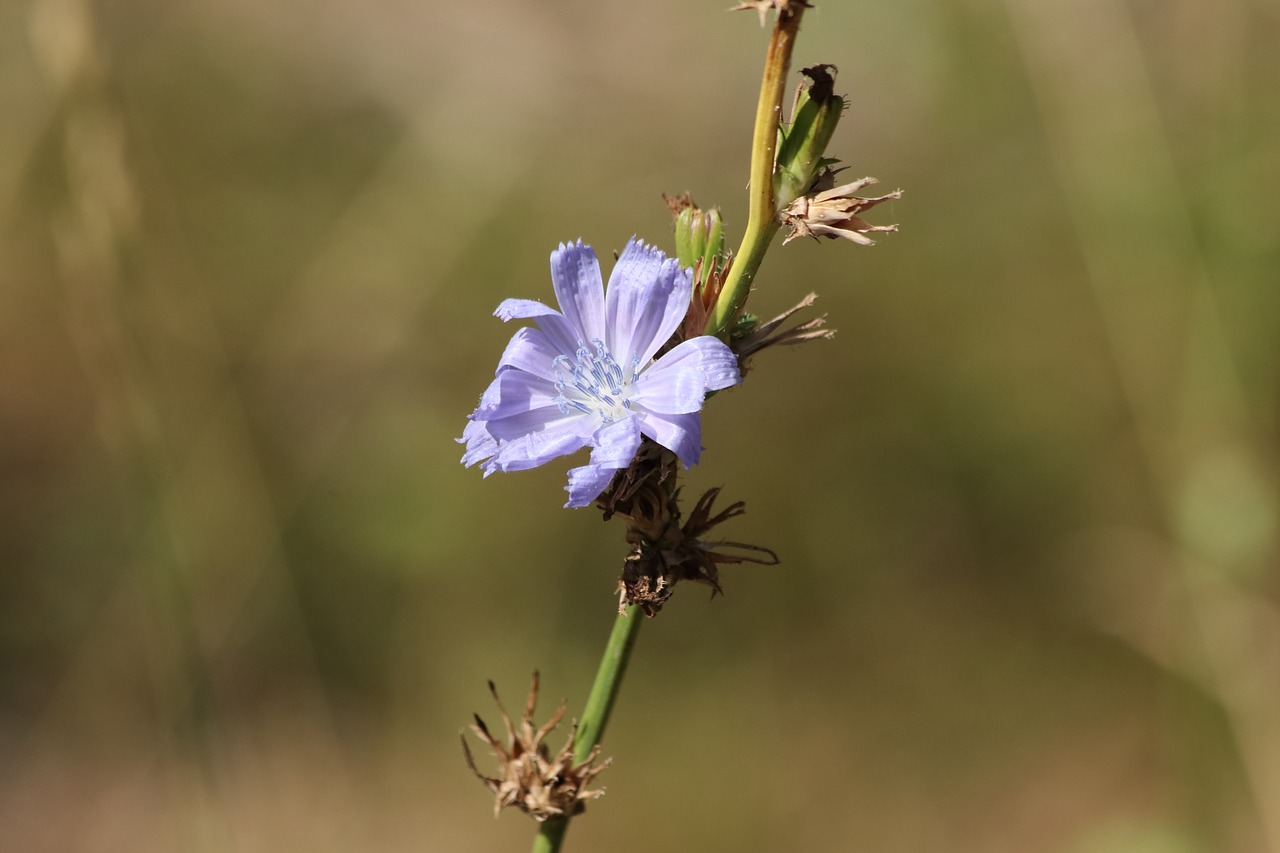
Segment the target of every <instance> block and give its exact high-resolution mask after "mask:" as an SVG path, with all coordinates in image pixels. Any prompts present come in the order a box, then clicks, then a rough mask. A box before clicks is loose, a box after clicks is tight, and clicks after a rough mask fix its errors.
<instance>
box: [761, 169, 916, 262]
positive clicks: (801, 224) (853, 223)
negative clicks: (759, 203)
mask: <svg viewBox="0 0 1280 853" xmlns="http://www.w3.org/2000/svg"><path fill="white" fill-rule="evenodd" d="M827 183H828V184H830V183H834V182H833V181H830V180H829V178H828V180H827ZM874 183H876V179H875V178H859V179H858V180H856V181H853V182H852V183H848V184H843V185H841V186H838V187H832V188H831V189H827V190H823V191H821V192H817V193H814V194H812V195H805V196H801V197H800V198H798V199H796V200H795V201H793V202H791V204H789V205H787V206H786V208H784V209H783V210H782V212H780V213H779V214H778V216H779V218H780V219H781V220H782V224H783V225H785V226H787V227H788V228H790V229H791V233H789V234H788V235H787V237H786V239H785V240H783V241H782V242H783V243H784V244H785V243H789V242H791V241H792V240H794V239H795V238H797V237H813V238H814V239H815V240H816V239H817V238H819V237H829V238H831V239H835V238H837V237H838V238H841V239H845V240H849V241H851V242H854V243H858V244H859V245H862V246H874V245H875V241H874V240H872V239H871V238H870V237H868V236H866V235H867V234H870V233H875V232H887V231H897V230H898V226H897V225H872V224H870V223H868V222H866V221H865V220H863V219H862V217H861V215H860V214H862V213H863V212H865V211H867V210H870V209H871V208H873V207H875V206H876V205H877V204H880V203H881V202H883V201H889V200H890V199H898V198H901V197H902V190H894V191H893V192H891V193H886V194H885V195H882V196H878V197H876V198H863V197H861V196H857V195H854V193H856V192H858V191H859V190H861V189H862V188H863V187H867V186H871V185H872V184H874ZM818 186H821V183H820V184H819V185H818ZM815 189H817V186H815Z"/></svg>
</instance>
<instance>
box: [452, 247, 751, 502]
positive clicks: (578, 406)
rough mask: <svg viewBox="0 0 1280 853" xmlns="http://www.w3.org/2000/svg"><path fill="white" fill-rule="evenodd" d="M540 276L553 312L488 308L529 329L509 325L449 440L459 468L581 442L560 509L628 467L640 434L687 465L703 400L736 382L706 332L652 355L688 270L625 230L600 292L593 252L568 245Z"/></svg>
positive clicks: (697, 441) (511, 463)
mask: <svg viewBox="0 0 1280 853" xmlns="http://www.w3.org/2000/svg"><path fill="white" fill-rule="evenodd" d="M551 283H552V285H553V286H554V288H555V294H556V299H557V301H558V302H559V303H560V309H561V310H560V311H556V310H555V309H553V308H550V307H548V306H546V305H543V304H542V303H541V302H535V301H533V300H530V299H507V300H505V301H504V302H503V303H502V304H501V305H499V306H498V310H497V311H496V312H495V315H496V316H497V317H499V318H501V319H502V320H504V321H506V320H527V319H531V320H534V321H535V322H536V323H537V327H536V328H535V327H525V328H522V329H520V330H519V331H518V332H516V334H515V336H514V337H512V338H511V343H509V344H507V349H506V352H504V353H503V354H502V359H501V360H500V361H499V362H498V370H497V374H496V377H495V378H494V380H493V383H492V384H490V385H489V388H488V389H487V390H486V391H485V392H484V396H482V397H481V398H480V405H479V407H477V408H476V410H475V412H474V413H472V415H471V417H470V423H468V424H467V427H466V430H465V431H464V432H463V434H462V438H460V439H458V441H459V442H462V443H464V444H466V446H467V451H466V453H465V454H463V457H462V462H463V464H465V465H466V466H467V467H470V466H472V465H475V464H477V463H481V462H482V463H484V464H483V467H484V472H485V476H486V477H487V476H489V475H490V474H492V473H493V472H494V471H521V470H524V469H526V468H535V467H537V466H538V465H541V464H543V463H544V462H549V461H551V460H552V459H555V458H557V457H559V456H567V455H568V454H570V453H573V452H575V451H577V450H580V449H582V448H584V447H590V448H591V459H590V461H589V462H588V463H587V464H586V465H583V466H582V467H580V468H573V469H571V470H570V471H569V485H568V486H566V487H565V488H566V490H567V491H568V492H569V502H568V503H566V504H565V506H569V507H581V506H587V505H588V504H590V503H591V502H592V501H593V500H595V499H596V498H597V497H598V496H599V495H600V493H601V492H603V491H604V490H605V489H606V488H607V487H608V485H609V482H610V480H612V479H613V475H614V474H615V473H616V472H617V471H618V470H619V469H621V468H625V467H627V465H629V464H630V463H631V458H632V457H633V456H634V455H635V452H636V450H637V449H638V448H639V447H640V441H641V437H642V436H648V437H649V438H651V439H653V440H654V441H656V442H657V443H658V444H661V445H662V446H663V447H665V448H667V449H668V450H671V451H672V452H673V453H675V454H676V456H677V457H679V459H680V461H681V462H683V463H684V465H685V467H688V466H690V465H693V464H695V463H696V462H697V461H698V457H699V455H700V454H701V453H702V444H701V436H702V425H701V419H700V415H699V414H698V412H699V410H700V409H701V408H702V403H703V400H704V399H705V398H706V396H707V393H708V392H710V391H718V390H720V389H722V388H728V387H729V386H731V385H736V384H738V382H740V381H741V380H742V378H741V375H740V374H739V372H738V359H737V356H735V355H734V353H733V351H732V350H730V349H729V347H728V346H726V345H725V344H724V342H723V341H720V340H719V339H717V338H714V337H711V336H710V335H704V336H702V337H697V338H691V339H690V340H687V341H684V342H683V343H680V344H678V345H676V346H675V347H673V348H672V349H671V350H670V351H668V352H667V353H665V354H664V355H663V356H662V357H661V358H659V359H656V360H655V359H654V355H655V354H656V353H657V351H658V349H659V348H660V347H662V345H663V344H665V343H666V342H667V341H668V340H669V339H670V338H671V335H672V333H674V332H675V330H676V329H677V328H678V327H679V325H680V323H681V321H682V320H683V319H684V316H685V312H686V311H687V310H688V307H689V299H690V296H691V295H692V290H693V281H692V276H691V274H690V272H689V271H688V270H685V269H681V268H680V265H679V264H678V263H677V262H676V260H675V259H674V258H668V257H667V256H666V255H664V254H663V253H662V252H660V251H658V250H657V249H655V248H653V247H652V246H646V245H645V244H644V243H642V242H640V241H638V240H636V239H634V238H632V240H631V241H630V242H629V243H627V247H626V248H625V249H623V251H622V255H621V257H619V258H618V262H617V264H616V265H614V268H613V274H612V275H611V276H610V277H609V290H608V293H607V294H606V293H605V289H604V283H603V280H602V279H601V277H600V264H599V262H598V261H597V260H596V254H595V252H594V251H592V249H591V247H590V246H584V245H583V244H582V241H578V242H577V243H573V244H570V245H567V246H566V245H564V244H561V245H560V248H558V249H557V250H556V251H554V252H552V253H551Z"/></svg>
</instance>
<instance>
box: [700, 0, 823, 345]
mask: <svg viewBox="0 0 1280 853" xmlns="http://www.w3.org/2000/svg"><path fill="white" fill-rule="evenodd" d="M803 13H804V7H803V6H800V5H799V4H796V5H794V6H792V5H787V6H786V7H785V8H782V9H779V10H778V20H777V22H776V23H775V24H774V26H773V36H772V37H771V38H770V39H769V52H768V53H767V54H765V60H764V79H763V80H761V82H760V101H759V102H758V103H757V105H756V124H755V130H754V131H753V133H752V139H751V189H750V193H751V195H750V199H749V207H748V208H747V228H746V232H745V233H744V234H743V235H742V245H740V246H739V247H738V252H737V254H736V255H734V258H733V265H732V266H731V267H730V268H729V275H728V278H726V279H725V283H724V287H723V288H722V289H721V291H720V296H719V298H718V299H717V300H716V304H715V307H714V308H713V309H712V311H711V317H710V318H709V319H708V320H707V327H706V333H707V334H708V335H717V336H720V337H723V336H724V335H725V333H726V331H727V330H728V329H729V327H730V326H731V325H732V323H733V321H734V318H735V317H737V316H738V311H740V310H741V309H742V303H743V302H745V301H746V299H747V293H748V292H750V290H751V282H752V281H753V280H754V279H755V277H756V271H757V270H758V269H760V262H761V261H763V260H764V254H765V252H766V251H767V250H768V248H769V243H770V241H771V240H772V239H773V235H774V234H776V233H777V232H778V216H777V214H778V209H777V204H776V200H775V198H774V195H773V170H774V160H775V158H776V156H777V149H778V122H779V121H780V120H781V117H782V96H783V90H784V88H785V86H786V82H787V71H788V70H789V69H790V67H791V49H792V47H793V46H794V45H795V40H796V32H797V31H798V30H799V29H800V17H801V15H802V14H803Z"/></svg>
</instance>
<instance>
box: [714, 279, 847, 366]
mask: <svg viewBox="0 0 1280 853" xmlns="http://www.w3.org/2000/svg"><path fill="white" fill-rule="evenodd" d="M817 298H818V296H817V294H814V293H810V294H809V295H808V296H806V297H805V298H804V299H801V300H800V301H799V302H797V303H796V304H795V305H793V306H791V307H790V308H788V309H787V310H786V311H783V312H782V313H781V314H779V315H778V316H777V317H774V318H773V319H772V320H769V321H768V322H766V323H760V324H759V325H757V326H756V327H755V328H753V329H752V330H751V331H750V332H747V333H746V334H744V335H741V336H738V337H735V338H732V339H731V340H730V341H729V347H730V348H731V349H732V350H733V351H734V352H736V353H737V354H738V370H739V371H740V372H741V373H742V375H743V376H746V375H747V365H748V360H749V359H750V358H751V356H753V355H755V354H756V353H758V352H759V351H760V350H762V349H766V348H768V347H771V346H776V345H778V344H786V345H794V344H803V343H806V342H808V341H816V340H829V339H830V338H833V337H835V334H836V333H835V330H834V329H828V328H825V326H826V324H827V315H826V314H821V315H819V316H817V317H814V318H813V319H812V320H808V321H806V322H804V323H800V324H798V325H795V326H790V327H787V328H782V325H783V323H785V322H786V321H787V320H789V319H790V318H791V315H793V314H795V313H796V312H798V311H803V310H804V309H806V308H809V307H811V306H812V305H813V302H814V300H815V299H817Z"/></svg>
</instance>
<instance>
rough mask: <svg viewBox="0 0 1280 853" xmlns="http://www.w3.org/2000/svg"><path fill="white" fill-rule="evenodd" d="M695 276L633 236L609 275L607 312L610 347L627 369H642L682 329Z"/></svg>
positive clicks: (606, 300)
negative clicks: (677, 330) (634, 367)
mask: <svg viewBox="0 0 1280 853" xmlns="http://www.w3.org/2000/svg"><path fill="white" fill-rule="evenodd" d="M692 293H693V274H692V272H690V271H689V270H682V269H680V265H679V263H678V262H677V261H676V260H675V258H668V257H667V256H666V255H664V254H663V253H662V252H660V251H659V250H657V249H655V248H653V247H652V246H646V245H645V244H644V243H642V242H641V241H639V240H637V239H636V238H634V237H632V238H631V240H630V241H629V242H628V243H627V247H626V248H625V249H623V250H622V254H621V255H620V256H619V257H618V262H617V264H615V265H614V267H613V272H612V274H610V276H609V292H608V294H607V295H606V296H605V316H606V317H607V323H608V326H609V338H608V339H607V343H608V345H609V350H610V351H611V352H612V353H613V355H614V357H615V358H617V359H618V363H619V364H620V365H621V366H622V367H623V369H624V370H625V369H628V368H629V367H630V366H631V364H632V363H633V362H632V359H633V358H634V359H637V361H636V362H635V363H636V364H638V365H639V366H640V367H644V366H645V365H646V364H648V363H649V359H651V358H653V354H654V353H655V352H657V351H658V348H659V347H660V346H662V345H663V344H665V343H666V342H667V340H668V339H669V338H670V337H671V335H672V333H673V332H675V330H676V328H677V327H679V325H680V321H681V320H683V319H684V315H685V314H686V313H687V312H688V310H689V298H690V296H691V295H692Z"/></svg>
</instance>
